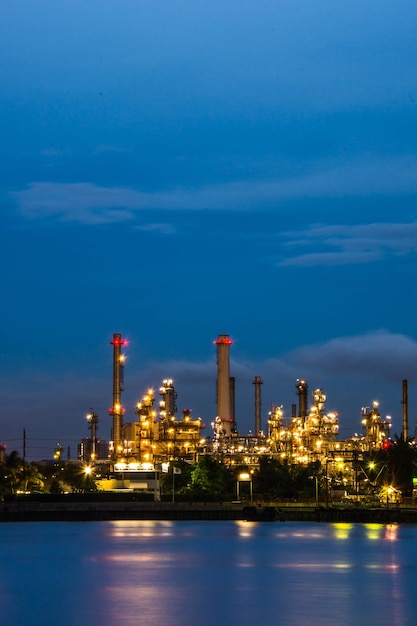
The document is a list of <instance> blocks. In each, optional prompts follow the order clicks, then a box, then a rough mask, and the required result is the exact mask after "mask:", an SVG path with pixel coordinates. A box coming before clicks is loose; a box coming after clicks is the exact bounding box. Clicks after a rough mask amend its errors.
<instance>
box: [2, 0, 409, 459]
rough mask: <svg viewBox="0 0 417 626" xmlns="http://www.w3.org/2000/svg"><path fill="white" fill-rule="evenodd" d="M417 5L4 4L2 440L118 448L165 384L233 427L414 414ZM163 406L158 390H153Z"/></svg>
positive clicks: (396, 422)
mask: <svg viewBox="0 0 417 626" xmlns="http://www.w3.org/2000/svg"><path fill="white" fill-rule="evenodd" d="M416 32H417V12H416V10H415V2H414V1H411V0H404V1H403V2H401V3H392V2H390V1H388V0H378V2H377V1H376V0H369V1H368V2H366V3H364V2H363V1H361V2H359V1H357V0H351V1H350V2H334V1H331V0H309V2H300V1H298V0H291V1H290V0H256V2H254V1H253V0H239V1H238V0H221V1H219V0H212V1H211V2H210V3H208V2H203V1H202V0H193V1H192V2H190V0H187V1H186V0H156V1H155V2H149V1H148V0H146V1H145V0H124V1H123V2H122V1H121V0H119V1H115V0H111V1H110V0H89V2H87V3H86V2H84V1H81V0H71V1H70V0H56V1H55V2H49V1H47V0H37V1H36V2H33V0H18V1H16V2H9V3H3V4H2V7H1V9H0V60H1V62H0V98H1V100H0V103H1V104H0V106H1V109H0V110H1V115H0V137H1V141H0V260H1V266H2V306H1V312H0V316H1V317H0V319H1V324H0V443H4V444H6V445H7V449H8V450H12V449H17V450H18V451H20V452H22V436H23V429H25V432H26V455H27V457H28V458H30V459H32V458H33V459H40V458H51V456H52V454H53V449H54V446H55V445H56V444H57V443H60V444H61V445H62V446H63V447H64V448H65V449H66V450H67V449H68V448H70V455H71V458H75V457H76V446H77V442H78V441H79V440H80V439H81V437H85V436H88V434H89V433H88V429H87V423H86V420H85V416H86V414H87V413H88V411H89V409H90V407H92V408H94V409H95V411H96V412H97V413H98V414H99V431H98V434H99V435H100V436H101V437H102V438H103V439H109V438H110V429H111V418H110V416H109V415H108V408H109V406H110V405H111V403H112V346H111V345H110V341H111V339H112V335H113V333H122V335H123V337H124V338H126V339H128V341H129V344H128V346H127V347H126V350H125V353H126V357H127V358H126V368H125V379H126V385H125V386H126V390H125V393H124V396H123V403H124V406H125V408H126V416H125V421H127V422H128V421H133V420H134V417H135V416H134V406H135V403H136V402H137V401H138V400H140V398H141V396H142V395H143V394H144V392H145V391H146V390H147V389H148V388H149V387H154V388H155V389H156V391H157V390H158V389H159V386H160V385H161V383H162V380H163V379H165V378H173V379H174V384H175V388H176V391H177V393H178V402H177V404H178V409H179V414H181V411H182V409H183V408H191V409H192V411H193V416H194V417H197V416H199V417H201V418H202V421H203V422H204V423H205V424H206V430H205V434H206V435H208V434H211V428H210V423H211V421H212V420H213V418H214V417H215V415H216V393H215V381H216V353H215V346H214V345H213V341H214V340H215V339H216V338H217V336H218V335H219V334H228V335H230V337H231V338H232V340H233V345H232V347H231V353H230V356H231V375H232V376H234V377H235V378H236V420H237V427H238V431H239V433H241V434H245V433H248V432H249V431H251V430H253V429H254V388H253V385H252V381H253V379H254V377H255V376H261V377H262V379H263V382H264V384H263V386H262V425H263V428H264V430H265V431H266V428H267V414H268V411H269V410H270V408H271V405H272V404H273V405H283V407H284V412H285V415H286V416H290V415H291V404H293V403H296V402H297V397H296V394H295V381H296V379H297V378H305V379H306V380H307V382H308V384H309V389H310V391H313V390H314V389H316V388H322V389H323V390H324V392H325V393H326V395H327V410H329V411H337V412H338V414H339V420H340V438H341V439H343V438H347V437H349V436H350V435H352V434H354V433H355V432H357V433H360V432H361V415H360V413H361V407H363V406H366V405H369V404H371V403H372V401H374V400H378V401H379V402H380V407H381V413H382V415H383V416H385V415H391V416H392V421H393V434H394V433H398V434H399V433H400V432H401V430H402V407H401V394H402V380H403V379H407V380H408V384H409V423H410V431H411V432H410V434H412V435H414V424H415V421H416V419H417V391H416V385H417V328H416V316H415V309H416V303H417V295H416V278H417V250H416V242H417V39H416V37H415V33H416ZM156 395H157V399H158V393H156Z"/></svg>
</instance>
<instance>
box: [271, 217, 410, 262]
mask: <svg viewBox="0 0 417 626" xmlns="http://www.w3.org/2000/svg"><path fill="white" fill-rule="evenodd" d="M281 236H282V238H283V239H284V240H286V241H284V243H283V246H284V249H286V250H290V251H291V249H296V250H297V252H298V251H299V250H303V251H304V252H303V254H297V255H294V256H289V257H288V256H287V257H286V258H283V259H282V260H281V261H279V263H278V265H281V266H289V265H296V266H303V267H311V266H316V265H347V264H354V263H368V262H371V261H377V260H379V259H382V258H383V257H385V256H386V255H392V256H401V255H406V254H414V253H415V252H416V249H417V247H416V241H417V221H415V222H408V223H394V224H390V223H373V224H359V225H353V226H352V225H331V226H323V225H313V226H311V227H310V228H308V229H306V230H303V231H292V232H286V233H282V235H281ZM323 248H325V250H323ZM326 249H327V250H326ZM311 250H314V251H311ZM317 250H320V251H319V252H318V251H317Z"/></svg>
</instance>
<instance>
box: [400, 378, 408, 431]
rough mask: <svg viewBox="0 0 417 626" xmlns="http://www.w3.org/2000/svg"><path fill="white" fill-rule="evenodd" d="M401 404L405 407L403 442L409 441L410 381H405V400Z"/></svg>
mask: <svg viewBox="0 0 417 626" xmlns="http://www.w3.org/2000/svg"><path fill="white" fill-rule="evenodd" d="M401 404H402V405H403V440H404V441H407V438H408V381H407V380H403V399H402V402H401Z"/></svg>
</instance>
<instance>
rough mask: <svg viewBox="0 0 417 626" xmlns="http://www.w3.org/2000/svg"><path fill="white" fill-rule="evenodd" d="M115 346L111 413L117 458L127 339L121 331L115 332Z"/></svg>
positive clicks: (114, 449) (115, 455)
mask: <svg viewBox="0 0 417 626" xmlns="http://www.w3.org/2000/svg"><path fill="white" fill-rule="evenodd" d="M110 343H111V344H112V346H113V405H112V407H111V409H110V415H112V416H113V432H112V436H113V457H114V459H115V460H117V457H118V456H119V454H120V449H119V448H120V441H121V431H122V416H123V407H122V391H123V389H124V385H123V365H124V355H123V354H122V346H125V345H126V344H127V341H125V340H124V339H122V335H121V334H120V333H114V335H113V340H112V341H111V342H110Z"/></svg>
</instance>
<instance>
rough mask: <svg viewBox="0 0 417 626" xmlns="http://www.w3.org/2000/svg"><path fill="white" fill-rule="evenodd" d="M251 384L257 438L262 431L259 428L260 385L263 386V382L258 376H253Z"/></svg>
mask: <svg viewBox="0 0 417 626" xmlns="http://www.w3.org/2000/svg"><path fill="white" fill-rule="evenodd" d="M253 384H254V385H255V435H256V436H257V437H258V436H259V433H260V432H261V430H262V427H261V406H262V402H261V385H262V384H263V380H262V378H261V377H260V376H255V378H254V380H253Z"/></svg>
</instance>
